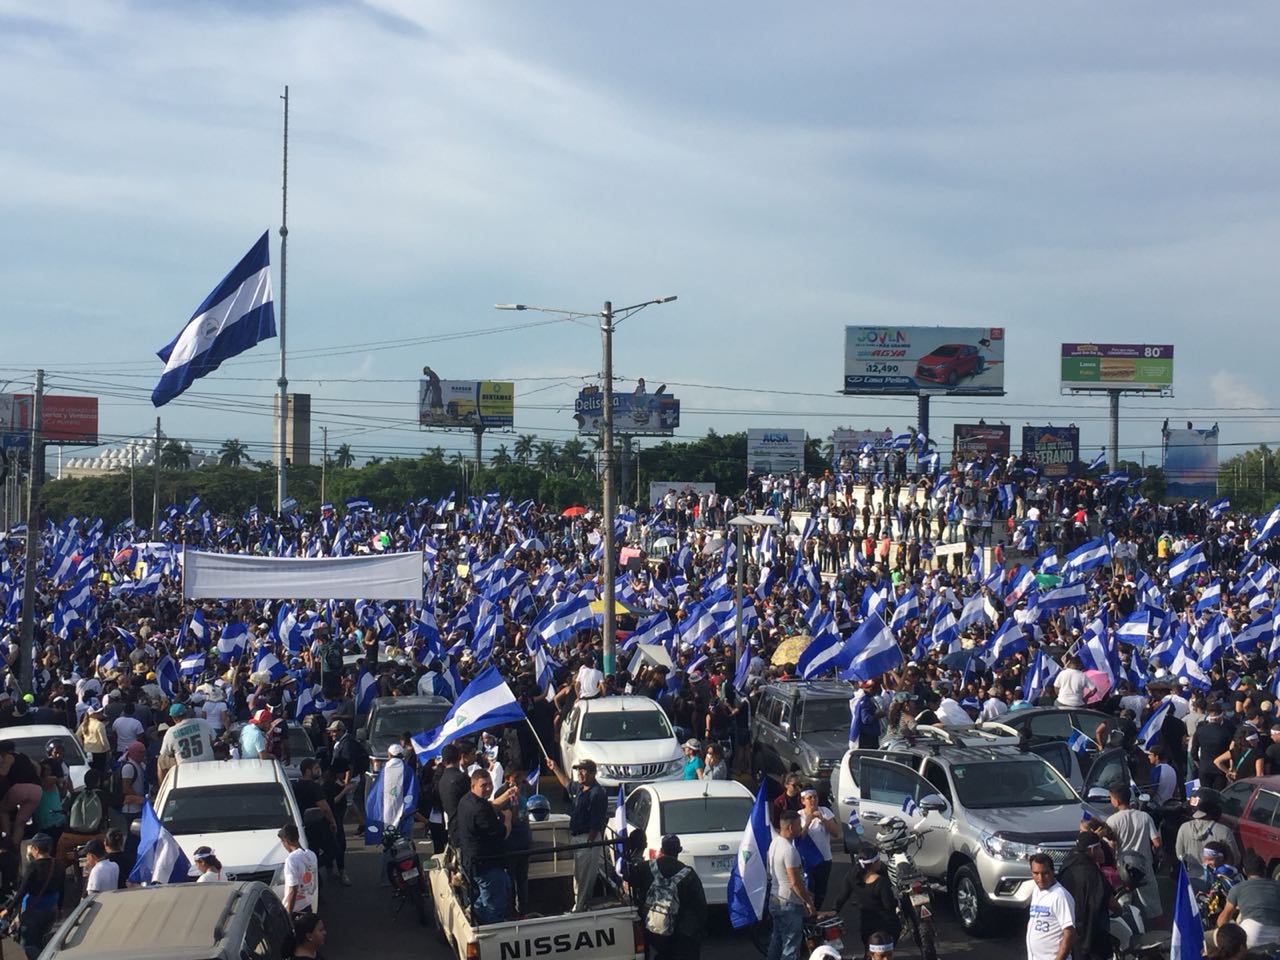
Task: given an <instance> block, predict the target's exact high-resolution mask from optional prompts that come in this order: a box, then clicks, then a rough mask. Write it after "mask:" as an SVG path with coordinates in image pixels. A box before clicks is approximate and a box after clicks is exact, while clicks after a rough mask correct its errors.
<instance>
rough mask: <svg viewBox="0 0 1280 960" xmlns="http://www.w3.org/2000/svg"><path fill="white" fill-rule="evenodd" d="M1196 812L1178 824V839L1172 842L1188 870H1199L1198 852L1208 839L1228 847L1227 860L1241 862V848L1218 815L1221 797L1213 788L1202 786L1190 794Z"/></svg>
mask: <svg viewBox="0 0 1280 960" xmlns="http://www.w3.org/2000/svg"><path fill="white" fill-rule="evenodd" d="M1191 800H1192V803H1193V804H1194V806H1195V808H1196V809H1195V812H1194V813H1193V814H1192V815H1191V819H1190V820H1188V821H1187V822H1186V823H1184V824H1183V825H1182V826H1181V827H1179V828H1178V836H1177V839H1175V840H1174V842H1173V851H1174V853H1175V854H1176V855H1177V857H1178V859H1179V860H1181V861H1182V863H1183V864H1185V865H1186V868H1187V874H1188V875H1189V876H1195V875H1197V874H1199V873H1200V872H1201V855H1202V851H1203V850H1204V848H1205V845H1206V844H1207V843H1208V842H1209V841H1210V840H1215V841H1217V842H1218V843H1221V844H1222V845H1223V846H1224V847H1225V848H1226V849H1227V850H1228V851H1229V858H1228V862H1229V863H1231V864H1233V865H1234V864H1237V863H1239V862H1240V848H1239V847H1238V846H1236V838H1235V834H1234V833H1232V831H1231V828H1230V827H1228V826H1227V825H1226V824H1225V823H1222V822H1221V821H1220V820H1219V819H1218V818H1219V817H1221V816H1222V801H1221V799H1219V795H1218V792H1217V791H1216V790H1207V789H1201V790H1197V791H1195V792H1194V793H1193V794H1192V795H1191Z"/></svg>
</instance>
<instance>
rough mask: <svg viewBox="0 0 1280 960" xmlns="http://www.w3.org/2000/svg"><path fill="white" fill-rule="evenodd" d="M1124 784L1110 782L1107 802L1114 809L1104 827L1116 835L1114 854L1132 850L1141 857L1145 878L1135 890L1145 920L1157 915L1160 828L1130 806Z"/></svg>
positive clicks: (1141, 812) (1127, 788)
mask: <svg viewBox="0 0 1280 960" xmlns="http://www.w3.org/2000/svg"><path fill="white" fill-rule="evenodd" d="M1130 793H1131V791H1130V790H1129V785H1128V784H1127V783H1113V784H1112V785H1111V805H1112V806H1113V807H1115V808H1116V812H1115V813H1113V814H1111V816H1109V817H1107V826H1109V827H1110V828H1111V829H1112V830H1113V831H1115V834H1116V853H1117V854H1120V853H1133V854H1137V855H1138V857H1140V858H1141V859H1142V871H1143V873H1144V874H1145V875H1146V880H1145V882H1144V883H1143V884H1142V886H1140V887H1138V889H1137V890H1136V891H1135V893H1136V894H1137V898H1138V906H1139V907H1141V908H1142V915H1143V916H1144V917H1146V918H1147V919H1148V920H1150V919H1152V918H1154V917H1158V916H1160V912H1161V907H1160V887H1159V886H1158V885H1157V884H1156V871H1155V866H1154V860H1155V851H1158V850H1159V849H1160V831H1159V830H1157V829H1156V823H1155V821H1154V820H1152V819H1151V814H1149V813H1147V812H1146V811H1144V810H1133V809H1130V807H1129V803H1130V800H1131V799H1132V798H1131V796H1130Z"/></svg>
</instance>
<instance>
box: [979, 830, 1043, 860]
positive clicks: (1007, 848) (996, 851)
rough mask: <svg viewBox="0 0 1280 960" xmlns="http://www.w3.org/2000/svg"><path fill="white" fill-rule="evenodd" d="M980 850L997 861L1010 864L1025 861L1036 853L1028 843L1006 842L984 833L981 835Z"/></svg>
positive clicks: (991, 834)
mask: <svg viewBox="0 0 1280 960" xmlns="http://www.w3.org/2000/svg"><path fill="white" fill-rule="evenodd" d="M982 848H983V849H984V850H986V851H987V853H989V854H990V855H991V856H993V857H995V858H996V859H997V860H1006V861H1010V862H1012V861H1015V860H1027V859H1029V858H1030V856H1031V855H1032V854H1033V853H1035V852H1036V848H1035V847H1034V846H1033V845H1031V844H1029V843H1018V842H1017V841H1016V840H1006V839H1004V837H997V836H996V835H995V834H993V833H984V834H983V835H982Z"/></svg>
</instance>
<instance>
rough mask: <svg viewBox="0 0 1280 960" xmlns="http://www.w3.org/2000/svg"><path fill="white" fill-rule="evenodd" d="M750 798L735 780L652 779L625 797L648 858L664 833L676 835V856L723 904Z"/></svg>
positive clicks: (709, 898) (748, 814)
mask: <svg viewBox="0 0 1280 960" xmlns="http://www.w3.org/2000/svg"><path fill="white" fill-rule="evenodd" d="M753 802H754V798H753V797H752V795H751V791H750V790H748V789H747V788H746V787H744V786H743V785H742V784H740V783H738V781H736V780H680V781H675V782H671V783H651V784H647V785H645V786H640V787H636V788H635V789H634V790H633V791H631V794H630V795H629V796H628V797H627V824H628V825H629V826H631V827H639V828H640V829H641V830H643V831H644V835H645V839H646V840H647V841H648V857H649V859H650V860H653V859H655V858H656V857H657V856H658V844H659V841H660V840H661V839H662V837H664V836H665V835H667V834H669V833H674V834H675V835H676V836H678V837H679V838H680V845H681V846H682V847H683V848H684V850H683V852H682V853H681V854H680V858H681V859H682V860H683V861H684V862H685V863H687V864H689V865H690V866H692V867H693V869H694V872H695V873H697V874H698V878H699V879H700V880H701V881H702V889H703V891H704V892H705V894H706V897H707V903H709V904H722V903H725V902H727V900H728V884H729V871H730V870H731V869H732V868H733V864H734V861H735V860H736V859H737V857H738V840H739V838H740V837H741V835H742V825H743V824H744V823H746V822H747V820H749V819H750V817H751V805H752V803H753Z"/></svg>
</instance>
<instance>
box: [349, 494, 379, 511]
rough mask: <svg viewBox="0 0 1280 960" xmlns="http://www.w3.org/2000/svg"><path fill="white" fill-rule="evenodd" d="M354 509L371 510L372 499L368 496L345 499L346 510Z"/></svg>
mask: <svg viewBox="0 0 1280 960" xmlns="http://www.w3.org/2000/svg"><path fill="white" fill-rule="evenodd" d="M355 510H366V511H372V510H373V501H372V500H370V499H369V498H368V497H350V498H348V500H347V512H349V513H350V512H352V511H355Z"/></svg>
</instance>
